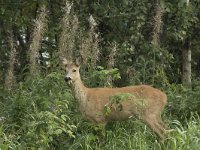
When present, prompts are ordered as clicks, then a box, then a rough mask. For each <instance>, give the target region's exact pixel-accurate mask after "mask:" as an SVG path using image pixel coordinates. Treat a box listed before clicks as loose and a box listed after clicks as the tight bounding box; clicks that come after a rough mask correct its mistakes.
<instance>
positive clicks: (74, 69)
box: [63, 58, 82, 82]
mask: <svg viewBox="0 0 200 150" xmlns="http://www.w3.org/2000/svg"><path fill="white" fill-rule="evenodd" d="M81 62H82V60H81V59H80V58H78V59H76V62H75V63H73V62H72V61H68V60H67V59H64V60H63V64H64V67H65V71H66V75H65V78H64V79H65V81H66V82H68V81H70V82H71V81H72V82H74V81H76V80H77V79H80V74H79V69H80V64H81Z"/></svg>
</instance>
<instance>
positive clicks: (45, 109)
mask: <svg viewBox="0 0 200 150" xmlns="http://www.w3.org/2000/svg"><path fill="white" fill-rule="evenodd" d="M67 88H68V87H67V86H65V85H64V80H63V76H62V75H61V74H59V73H51V74H49V75H48V76H46V77H45V78H43V77H39V76H37V77H34V78H32V79H27V81H26V82H24V83H20V84H19V87H18V88H17V89H16V90H15V91H8V93H7V94H6V95H4V94H3V93H2V94H1V96H2V97H3V104H2V105H4V107H2V109H1V117H3V118H4V119H3V122H2V123H1V132H3V133H2V134H1V143H4V144H5V145H7V146H8V147H12V145H15V147H12V149H20V147H30V148H34V149H49V148H50V147H51V146H52V145H57V143H58V141H59V140H61V141H62V139H64V137H68V138H72V139H73V138H75V135H74V132H75V131H76V125H74V124H73V122H72V120H71V117H70V113H71V110H70V109H69V107H68V105H69V104H70V105H72V104H71V103H72V102H73V97H72V95H71V92H70V91H69V90H67ZM5 92H6V91H5ZM13 131H14V132H13ZM60 143H62V142H60Z"/></svg>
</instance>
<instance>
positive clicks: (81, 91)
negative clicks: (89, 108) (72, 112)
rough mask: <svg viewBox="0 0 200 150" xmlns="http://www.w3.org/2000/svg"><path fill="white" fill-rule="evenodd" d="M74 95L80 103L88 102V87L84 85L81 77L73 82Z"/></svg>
mask: <svg viewBox="0 0 200 150" xmlns="http://www.w3.org/2000/svg"><path fill="white" fill-rule="evenodd" d="M72 86H73V91H74V96H75V98H76V99H77V100H78V102H79V103H85V102H86V95H87V88H86V87H85V86H84V84H83V82H82V81H81V79H78V80H76V81H74V82H73V83H72Z"/></svg>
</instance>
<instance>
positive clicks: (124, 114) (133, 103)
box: [64, 60, 167, 139]
mask: <svg viewBox="0 0 200 150" xmlns="http://www.w3.org/2000/svg"><path fill="white" fill-rule="evenodd" d="M64 64H65V67H66V72H67V75H66V77H68V78H69V77H70V79H71V81H72V87H73V92H74V96H75V98H76V99H77V100H78V103H79V110H80V112H81V114H82V115H83V116H85V117H86V118H87V119H89V120H91V121H92V122H95V123H98V124H106V123H107V122H109V121H117V120H127V119H129V118H131V117H133V116H136V117H139V118H141V119H142V120H143V121H144V122H145V123H146V124H147V125H148V126H149V127H150V128H151V129H152V130H153V131H154V132H155V133H156V134H157V135H158V136H159V137H160V138H161V139H162V138H163V136H164V132H165V124H164V123H163V122H162V120H161V113H162V111H163V109H164V106H165V105H166V103H167V96H166V94H165V93H163V92H161V91H160V90H158V89H155V88H153V87H151V86H148V85H138V86H127V87H122V88H87V87H85V86H84V85H83V83H82V81H81V78H80V74H79V68H80V67H79V65H75V64H73V63H71V62H67V61H66V60H65V61H64ZM74 70H76V71H75V72H74ZM120 93H129V95H130V94H131V95H133V96H132V97H130V98H128V99H127V100H123V101H120V103H118V104H117V103H113V102H112V101H111V100H110V97H111V96H113V95H116V94H120ZM143 102H144V105H140V104H141V103H143ZM118 105H120V106H121V109H117V107H118ZM105 107H109V108H110V112H109V113H108V114H107V115H105V114H104V109H105Z"/></svg>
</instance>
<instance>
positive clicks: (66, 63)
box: [63, 58, 69, 66]
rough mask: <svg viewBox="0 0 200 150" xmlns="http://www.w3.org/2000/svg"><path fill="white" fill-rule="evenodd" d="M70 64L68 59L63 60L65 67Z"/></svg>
mask: <svg viewBox="0 0 200 150" xmlns="http://www.w3.org/2000/svg"><path fill="white" fill-rule="evenodd" d="M68 64H69V61H68V60H67V59H66V58H63V65H64V66H67V65H68Z"/></svg>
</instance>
